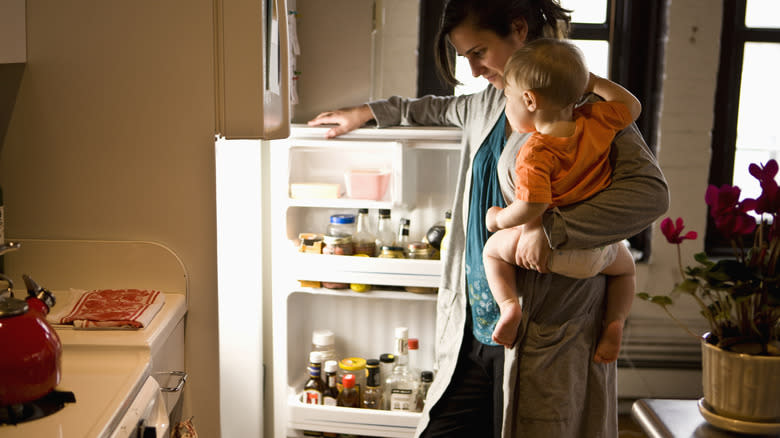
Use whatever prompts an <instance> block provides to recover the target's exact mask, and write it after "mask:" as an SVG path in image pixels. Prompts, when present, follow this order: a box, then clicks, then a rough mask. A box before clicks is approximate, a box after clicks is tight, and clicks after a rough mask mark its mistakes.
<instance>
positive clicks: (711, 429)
mask: <svg viewBox="0 0 780 438" xmlns="http://www.w3.org/2000/svg"><path fill="white" fill-rule="evenodd" d="M698 402H699V401H698V400H675V399H640V400H637V401H636V402H634V404H633V406H632V407H631V416H632V417H633V418H634V420H635V421H636V422H637V423H638V424H639V425H640V426H641V427H642V429H643V430H644V431H645V433H647V435H648V436H649V437H650V438H736V437H741V438H746V437H761V436H763V437H777V436H780V432H778V433H776V434H774V435H772V434H770V435H766V434H763V435H756V434H746V433H737V432H733V431H727V430H723V429H719V428H717V427H715V426H713V425H712V424H710V423H709V422H707V420H706V419H705V418H704V417H703V416H702V414H701V413H700V412H699V407H698ZM778 428H780V424H778V427H773V429H774V430H776V431H777V430H780V429H778Z"/></svg>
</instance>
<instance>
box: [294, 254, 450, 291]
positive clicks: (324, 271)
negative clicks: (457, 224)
mask: <svg viewBox="0 0 780 438" xmlns="http://www.w3.org/2000/svg"><path fill="white" fill-rule="evenodd" d="M290 262H291V263H290V264H289V265H288V266H298V267H301V266H305V267H306V268H305V269H298V270H296V271H295V272H294V273H290V275H291V276H293V277H294V278H295V279H296V280H313V281H332V282H344V283H360V284H383V285H392V286H418V287H439V281H440V279H441V269H442V263H441V261H440V260H409V259H388V258H378V257H348V256H333V255H321V254H306V253H295V254H294V256H293V257H292V258H291V260H290Z"/></svg>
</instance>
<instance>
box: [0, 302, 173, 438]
mask: <svg viewBox="0 0 780 438" xmlns="http://www.w3.org/2000/svg"><path fill="white" fill-rule="evenodd" d="M61 293H62V292H55V294H61ZM185 313H186V304H185V298H184V295H181V294H166V299H165V304H164V305H163V307H162V308H161V309H160V311H159V312H158V314H157V315H156V316H155V318H154V319H153V320H152V323H151V324H150V325H149V326H148V327H146V328H143V329H139V330H91V329H90V330H87V329H83V330H78V329H73V328H72V327H62V326H55V330H56V331H57V333H58V335H59V337H60V340H61V341H62V346H63V347H62V364H61V372H62V378H61V381H60V384H59V385H58V386H57V387H56V389H57V390H60V391H72V392H73V393H74V396H75V398H76V402H75V403H66V404H65V407H64V408H62V409H61V410H60V411H58V412H56V413H54V414H52V415H49V416H47V417H44V418H40V419H37V420H33V421H29V422H26V423H20V424H18V425H15V426H14V425H0V436H1V437H3V438H17V437H18V438H22V437H25V438H27V437H47V438H49V437H51V438H72V437H75V438H78V437H101V436H105V435H107V434H108V433H110V432H111V430H113V428H114V427H115V426H116V423H117V422H118V421H119V419H120V417H121V416H122V415H123V414H124V412H125V411H126V410H127V408H128V407H129V405H130V403H131V402H132V401H133V399H134V398H135V396H136V394H137V393H138V391H139V390H140V389H141V386H142V385H143V383H144V382H145V380H146V378H147V377H149V375H150V374H151V373H152V371H153V370H152V366H151V362H152V355H153V354H155V350H156V349H158V348H160V346H161V344H162V343H163V341H164V340H165V339H166V338H167V337H168V336H169V335H170V334H171V333H172V331H173V330H174V328H175V327H176V325H177V324H178V323H179V321H181V319H182V318H183V316H184V314H185Z"/></svg>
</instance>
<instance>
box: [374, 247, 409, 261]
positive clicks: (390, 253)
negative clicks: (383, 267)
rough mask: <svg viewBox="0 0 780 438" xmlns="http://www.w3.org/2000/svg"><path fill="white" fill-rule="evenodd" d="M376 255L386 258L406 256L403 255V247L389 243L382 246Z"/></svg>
mask: <svg viewBox="0 0 780 438" xmlns="http://www.w3.org/2000/svg"><path fill="white" fill-rule="evenodd" d="M377 257H381V258H386V259H403V258H406V256H405V255H404V249H403V247H400V246H389V245H385V246H382V249H381V250H380V251H379V255H378V256H377Z"/></svg>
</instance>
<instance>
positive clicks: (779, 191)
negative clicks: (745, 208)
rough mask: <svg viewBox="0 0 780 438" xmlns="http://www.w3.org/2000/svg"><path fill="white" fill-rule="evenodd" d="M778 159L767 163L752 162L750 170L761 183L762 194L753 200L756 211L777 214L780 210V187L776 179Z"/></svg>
mask: <svg viewBox="0 0 780 438" xmlns="http://www.w3.org/2000/svg"><path fill="white" fill-rule="evenodd" d="M777 170H778V166H777V161H775V160H769V161H768V162H767V163H766V165H764V166H761V165H758V164H751V165H750V168H749V171H750V174H751V175H753V176H754V177H755V178H756V179H757V180H758V182H759V183H760V184H761V196H759V197H758V199H755V200H751V201H753V203H754V204H753V206H754V209H755V210H756V213H759V214H761V213H769V214H777V213H778V212H780V187H778V185H777V182H776V181H775V175H777Z"/></svg>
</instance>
